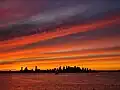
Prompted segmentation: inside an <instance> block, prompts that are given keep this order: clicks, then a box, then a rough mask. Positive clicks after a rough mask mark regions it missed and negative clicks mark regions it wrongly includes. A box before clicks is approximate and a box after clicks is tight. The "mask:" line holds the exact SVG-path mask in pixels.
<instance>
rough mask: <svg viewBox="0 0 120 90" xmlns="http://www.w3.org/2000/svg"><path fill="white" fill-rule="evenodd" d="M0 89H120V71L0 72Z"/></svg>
mask: <svg viewBox="0 0 120 90" xmlns="http://www.w3.org/2000/svg"><path fill="white" fill-rule="evenodd" d="M0 90H120V73H118V72H111V73H81V74H58V75H55V74H34V73H33V74H0Z"/></svg>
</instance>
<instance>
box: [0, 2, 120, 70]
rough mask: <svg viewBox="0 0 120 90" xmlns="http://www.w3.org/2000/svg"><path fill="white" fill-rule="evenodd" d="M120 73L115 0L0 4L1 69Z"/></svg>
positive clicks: (119, 8)
mask: <svg viewBox="0 0 120 90" xmlns="http://www.w3.org/2000/svg"><path fill="white" fill-rule="evenodd" d="M66 65H69V66H75V65H76V66H80V67H87V68H91V69H95V70H118V69H120V1H119V0H12V1H11V0H0V70H19V69H20V67H28V68H29V69H32V68H34V67H35V66H38V67H39V68H40V69H50V68H54V67H59V66H66Z"/></svg>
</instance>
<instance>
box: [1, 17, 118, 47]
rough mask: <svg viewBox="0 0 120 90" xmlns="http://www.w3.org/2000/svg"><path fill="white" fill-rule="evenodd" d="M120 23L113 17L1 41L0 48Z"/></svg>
mask: <svg viewBox="0 0 120 90" xmlns="http://www.w3.org/2000/svg"><path fill="white" fill-rule="evenodd" d="M119 22H120V16H118V17H112V18H110V19H107V20H99V21H96V22H93V23H91V24H83V25H77V26H73V27H71V28H68V29H61V30H60V29H59V28H58V29H56V31H54V32H49V33H46V32H44V33H41V34H35V35H31V36H24V37H20V38H15V39H13V40H8V41H1V42H0V48H6V47H7V48H8V47H9V48H11V47H17V46H21V45H26V44H31V43H35V42H38V41H43V40H47V39H52V38H55V37H60V36H65V35H69V34H73V33H78V32H85V31H88V30H94V29H96V28H103V27H108V26H109V25H112V24H117V23H119Z"/></svg>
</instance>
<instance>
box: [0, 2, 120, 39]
mask: <svg viewBox="0 0 120 90" xmlns="http://www.w3.org/2000/svg"><path fill="white" fill-rule="evenodd" d="M18 4H19V5H18ZM119 4H120V1H118V0H117V1H113V0H110V1H108V0H106V1H104V0H93V1H89V0H86V1H85V0H69V1H68V0H66V1H65V0H57V1H56V0H52V1H48V0H34V1H32V0H16V1H15V2H13V1H9V0H6V1H4V2H3V3H2V7H3V8H9V9H10V10H8V11H9V12H10V13H12V12H13V14H14V15H15V14H16V13H15V12H16V11H18V10H19V9H20V10H19V13H17V14H20V13H23V12H25V13H23V14H25V17H23V18H20V19H19V17H18V19H16V20H15V21H14V24H11V23H9V21H8V22H7V23H6V27H1V28H0V40H8V39H12V38H16V37H21V36H27V35H32V34H35V33H41V32H42V31H46V30H47V31H49V30H51V29H54V28H56V27H62V26H66V25H69V26H70V25H74V24H81V23H86V22H89V21H93V20H96V19H101V18H103V17H104V16H105V15H108V16H109V15H113V14H116V12H119V11H120V6H119ZM11 9H12V11H11ZM14 9H15V10H14ZM3 11H4V10H2V11H1V10H0V12H3ZM6 12H7V11H6ZM26 13H27V14H26ZM107 13H108V14H107ZM14 15H13V16H14ZM6 17H7V16H6ZM8 17H10V18H11V17H12V16H9V15H8ZM3 21H4V20H3ZM0 23H1V26H2V21H1V22H0ZM38 28H39V30H38Z"/></svg>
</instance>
